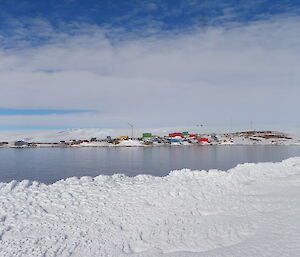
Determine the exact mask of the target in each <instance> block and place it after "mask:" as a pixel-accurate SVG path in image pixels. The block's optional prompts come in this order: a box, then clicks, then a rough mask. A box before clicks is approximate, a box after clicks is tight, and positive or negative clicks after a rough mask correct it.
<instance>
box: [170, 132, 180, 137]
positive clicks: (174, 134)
mask: <svg viewBox="0 0 300 257" xmlns="http://www.w3.org/2000/svg"><path fill="white" fill-rule="evenodd" d="M182 136H183V134H182V133H177V132H176V133H170V134H169V137H182Z"/></svg>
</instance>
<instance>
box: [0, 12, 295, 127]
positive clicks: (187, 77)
mask: <svg viewBox="0 0 300 257" xmlns="http://www.w3.org/2000/svg"><path fill="white" fill-rule="evenodd" d="M299 21H300V19H299V18H297V17H277V18H275V19H273V20H269V21H260V22H253V23H251V24H248V25H241V24H231V25H230V26H228V27H225V28H221V27H219V28H217V27H211V28H208V29H207V30H206V32H205V33H203V32H202V31H201V30H200V29H199V30H197V29H195V30H194V31H192V32H187V33H184V34H183V33H176V34H173V35H170V34H163V33H161V34H160V35H156V36H153V37H147V38H130V37H125V36H124V38H123V40H122V41H118V42H114V43H112V41H111V40H110V39H109V38H108V37H107V36H106V35H107V31H106V30H104V29H103V28H99V27H96V26H88V25H82V26H78V25H76V27H77V29H76V30H74V31H72V33H68V34H67V33H62V32H57V31H55V30H54V29H53V28H51V26H50V25H49V24H47V23H45V22H43V21H41V22H38V24H39V25H38V26H37V33H38V32H40V31H43V29H42V28H43V26H44V27H45V33H47V35H48V37H49V43H48V44H43V45H40V46H37V47H30V46H28V45H29V44H24V45H25V46H26V47H21V48H16V49H10V50H7V49H0V89H1V102H0V108H1V107H2V108H8V107H9V108H43V109H45V108H47V109H49V108H50V109H51V108H53V109H92V110H96V111H98V112H97V113H91V114H87V113H85V114H76V115H74V114H70V115H64V116H57V115H56V116H55V115H54V116H51V117H49V116H47V117H38V116H37V117H34V116H30V117H1V119H0V126H1V125H8V124H9V125H10V124H14V125H15V124H23V125H24V124H25V125H33V124H36V125H41V123H43V124H47V125H55V126H57V125H64V126H68V125H69V126H79V127H84V126H108V127H109V126H118V125H119V124H121V123H126V121H128V120H130V121H134V122H135V123H136V124H138V125H139V126H169V125H171V126H172V125H177V126H181V125H193V124H195V123H198V122H199V121H201V122H204V123H220V124H222V123H226V122H228V120H229V119H230V118H232V119H233V120H235V122H237V123H245V122H248V121H249V119H252V120H254V121H255V122H257V123H261V124H263V123H265V124H266V123H268V124H270V123H298V124H299V123H300V119H299V115H298V110H299V107H300V104H299V100H298V98H299V95H300V87H299V83H300V74H299V72H298V70H299V60H300V58H299V57H300V33H299V29H298V28H299ZM22 33H25V34H26V31H25V32H24V31H22ZM30 33H33V32H32V31H31V32H30Z"/></svg>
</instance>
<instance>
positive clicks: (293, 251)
mask: <svg viewBox="0 0 300 257" xmlns="http://www.w3.org/2000/svg"><path fill="white" fill-rule="evenodd" d="M299 196H300V158H298V157H297V158H291V159H288V160H285V161H283V162H281V163H260V164H243V165H239V166H237V167H236V168H233V169H231V170H229V171H228V172H225V171H218V170H210V171H208V172H207V171H191V170H178V171H172V172H170V174H169V175H168V176H166V177H153V176H148V175H147V176H146V175H139V176H136V177H133V178H132V177H126V176H124V175H121V174H118V175H113V176H102V175H101V176H98V177H95V178H91V177H82V178H80V179H78V178H69V179H66V180H61V181H58V182H56V183H54V184H52V185H45V184H40V183H38V182H30V181H26V180H24V181H22V182H16V181H12V182H10V183H0V204H1V206H0V256H1V257H6V256H30V257H33V256H85V257H94V256H172V257H173V256H206V257H207V256H214V257H216V256H220V257H223V256H224V257H225V256H226V257H248V256H251V257H258V256H259V257H262V256H270V257H271V256H272V257H274V256H280V257H283V256H286V257H295V256H300V244H299V242H300V219H299V213H300V200H299Z"/></svg>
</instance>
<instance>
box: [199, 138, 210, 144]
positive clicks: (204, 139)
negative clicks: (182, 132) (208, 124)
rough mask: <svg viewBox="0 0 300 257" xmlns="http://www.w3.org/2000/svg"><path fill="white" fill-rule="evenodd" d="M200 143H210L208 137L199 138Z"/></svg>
mask: <svg viewBox="0 0 300 257" xmlns="http://www.w3.org/2000/svg"><path fill="white" fill-rule="evenodd" d="M198 142H207V143H208V138H206V137H201V138H198Z"/></svg>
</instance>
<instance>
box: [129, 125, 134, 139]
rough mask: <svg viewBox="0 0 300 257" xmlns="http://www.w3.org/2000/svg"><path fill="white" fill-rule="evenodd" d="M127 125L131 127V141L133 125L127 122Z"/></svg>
mask: <svg viewBox="0 0 300 257" xmlns="http://www.w3.org/2000/svg"><path fill="white" fill-rule="evenodd" d="M128 125H129V126H130V127H131V139H133V124H132V123H129V122H128Z"/></svg>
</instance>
